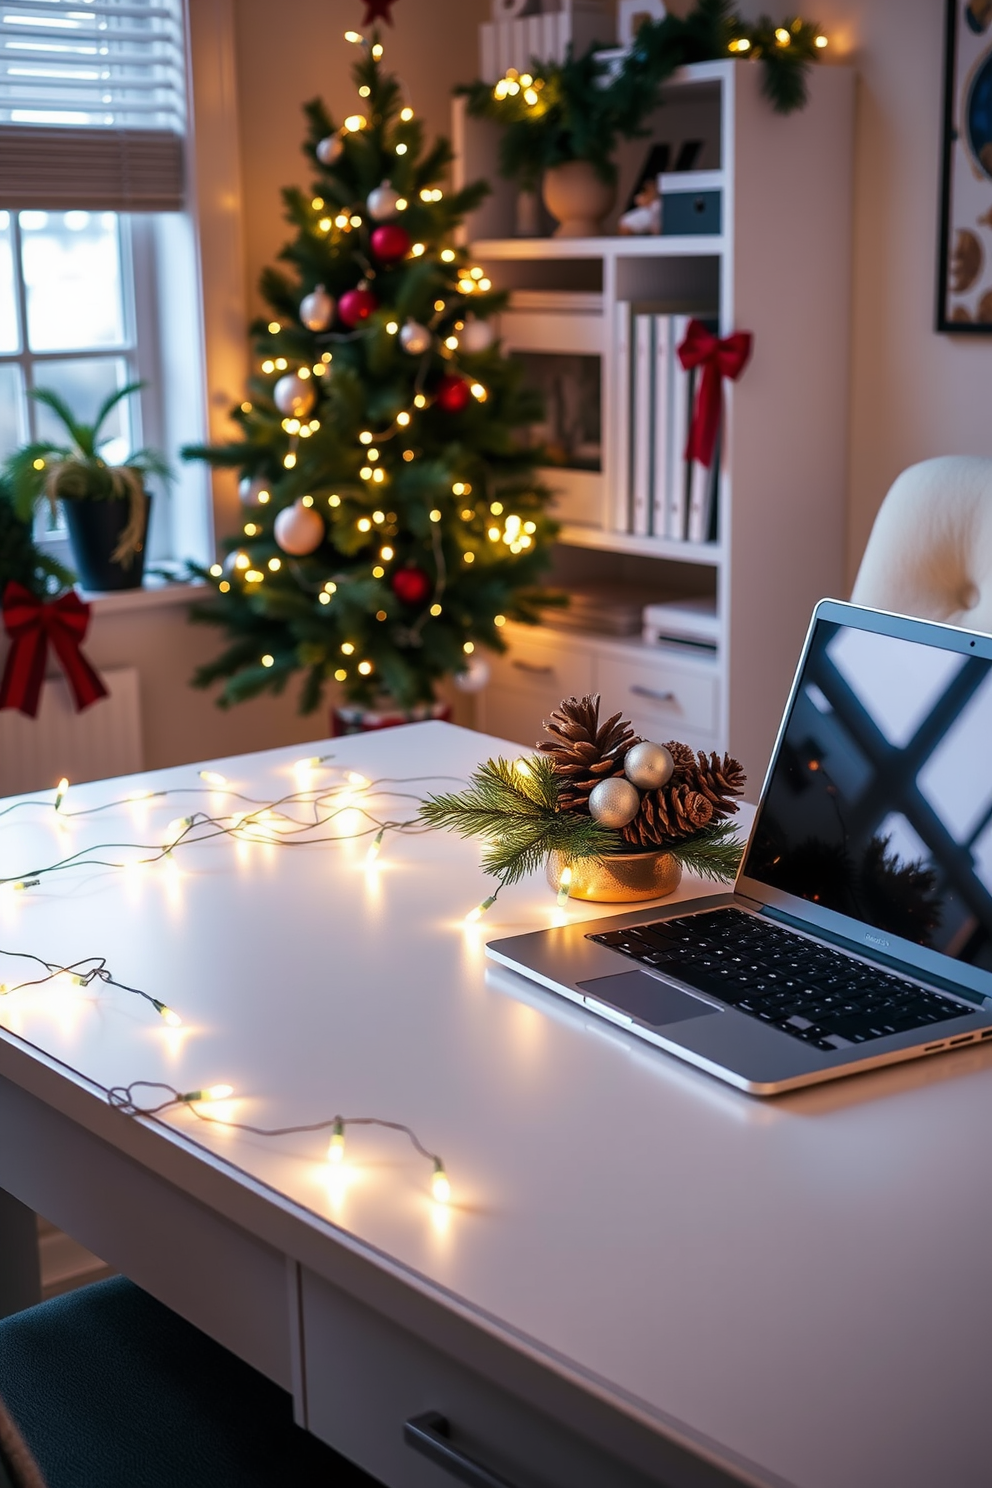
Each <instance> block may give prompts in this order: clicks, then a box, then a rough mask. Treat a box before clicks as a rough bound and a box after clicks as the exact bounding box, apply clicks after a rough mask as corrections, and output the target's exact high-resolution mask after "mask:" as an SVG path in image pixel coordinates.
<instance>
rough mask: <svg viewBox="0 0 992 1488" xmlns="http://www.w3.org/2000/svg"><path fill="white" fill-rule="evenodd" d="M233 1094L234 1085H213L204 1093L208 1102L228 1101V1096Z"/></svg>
mask: <svg viewBox="0 0 992 1488" xmlns="http://www.w3.org/2000/svg"><path fill="white" fill-rule="evenodd" d="M233 1094H234V1086H233V1085H211V1086H209V1087H208V1088H207V1089H206V1090H205V1091H204V1092H203V1095H204V1097H205V1098H206V1099H207V1100H227V1098H228V1096H229V1095H233Z"/></svg>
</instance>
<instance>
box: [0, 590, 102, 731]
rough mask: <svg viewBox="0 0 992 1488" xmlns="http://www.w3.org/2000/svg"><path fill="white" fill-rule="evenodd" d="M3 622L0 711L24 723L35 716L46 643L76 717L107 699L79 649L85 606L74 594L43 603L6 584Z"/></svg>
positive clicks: (86, 623)
mask: <svg viewBox="0 0 992 1488" xmlns="http://www.w3.org/2000/svg"><path fill="white" fill-rule="evenodd" d="M3 623H4V626H5V628H6V631H7V634H8V635H9V636H10V651H9V652H8V653H7V664H6V666H5V667H4V671H3V680H2V681H0V708H18V709H20V711H21V712H22V713H26V714H27V716H28V717H29V718H35V717H36V716H37V713H38V703H39V700H40V698H41V684H42V682H43V681H44V680H45V666H46V663H47V661H48V643H49V641H51V643H52V645H53V646H54V647H55V654H56V656H57V657H58V659H59V661H60V662H61V665H62V670H63V671H64V672H65V676H66V681H67V682H68V684H69V687H70V689H71V691H72V696H73V700H74V702H75V704H76V711H77V712H81V711H82V710H83V708H88V707H89V705H90V703H95V702H96V701H97V700H98V699H99V698H102V697H106V696H107V689H106V687H105V686H104V685H103V683H102V681H101V680H100V677H99V674H98V673H97V672H96V671H95V670H94V669H93V667H92V666H91V665H90V663H89V662H88V661H87V660H86V657H85V656H84V655H83V653H82V651H81V650H80V649H79V648H80V645H81V644H82V641H83V637H84V636H85V635H86V631H87V627H88V626H89V623H90V607H89V605H88V604H84V603H83V601H82V600H81V599H80V597H79V595H78V594H77V593H76V591H75V590H74V589H70V590H69V592H68V593H67V594H63V595H61V596H60V597H59V598H58V599H55V600H51V601H50V602H49V603H46V602H45V601H44V600H43V599H38V598H37V597H36V596H35V595H33V594H32V593H31V591H30V589H25V587H24V585H23V584H18V583H17V581H16V580H15V579H11V581H10V583H9V584H8V585H7V587H6V589H5V590H4V591H3Z"/></svg>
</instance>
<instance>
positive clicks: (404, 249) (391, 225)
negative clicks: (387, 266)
mask: <svg viewBox="0 0 992 1488" xmlns="http://www.w3.org/2000/svg"><path fill="white" fill-rule="evenodd" d="M370 242H371V244H372V252H373V253H374V254H375V256H376V258H377V259H378V260H379V262H380V263H395V262H396V261H397V259H400V258H404V257H405V256H406V254H407V253H408V252H409V250H410V234H409V233H408V232H407V230H406V228H405V227H400V225H399V223H398V222H384V223H383V224H382V226H381V227H377V228H374V229H373V232H372V237H371V239H370Z"/></svg>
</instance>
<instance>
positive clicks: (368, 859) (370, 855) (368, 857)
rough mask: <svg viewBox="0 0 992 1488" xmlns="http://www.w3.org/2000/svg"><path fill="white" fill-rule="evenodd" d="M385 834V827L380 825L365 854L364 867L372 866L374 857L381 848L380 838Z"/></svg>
mask: <svg viewBox="0 0 992 1488" xmlns="http://www.w3.org/2000/svg"><path fill="white" fill-rule="evenodd" d="M385 835H386V829H385V827H382V828H381V829H380V831H379V832H378V833H377V834H376V837H375V841H374V842H373V843H372V845H371V847H370V848H369V850H368V852H367V853H366V854H365V866H366V868H371V867H372V864H373V863H374V862H375V860H376V858H377V857H378V856H379V853H380V851H381V850H382V839H383V837H384V836H385Z"/></svg>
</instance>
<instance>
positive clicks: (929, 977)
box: [759, 904, 992, 1008]
mask: <svg viewBox="0 0 992 1488" xmlns="http://www.w3.org/2000/svg"><path fill="white" fill-rule="evenodd" d="M759 913H760V914H762V915H764V917H765V918H766V919H769V920H776V921H778V923H779V924H782V925H788V926H789V928H790V929H791V930H801V931H802V932H803V934H804V935H813V936H815V937H816V939H817V940H823V941H826V942H827V944H828V945H833V946H836V947H837V949H838V950H843V951H850V952H851V953H852V954H853V955H855V956H860V957H862V958H864V959H870V960H871V961H872V962H873V963H874V962H877V963H878V964H879V965H880V966H886V967H888V968H889V969H890V970H891V971H898V972H899V973H900V974H901V975H902V976H908V977H912V979H913V980H914V981H917V982H925V983H926V984H927V986H928V987H939V988H940V989H941V991H942V992H950V993H952V994H953V995H954V996H955V997H962V998H964V1000H965V1002H970V1003H972V1004H973V1005H974V1006H975V1007H979V1008H984V1007H988V1006H992V998H989V997H984V996H983V995H982V993H981V992H976V991H975V990H974V988H973V987H962V986H961V984H960V982H952V981H950V980H949V979H948V978H947V977H942V976H937V975H936V974H935V973H933V972H931V971H924V970H922V969H921V968H920V967H919V966H911V965H910V963H909V962H908V961H900V960H899V958H898V957H897V956H887V955H886V954H885V952H884V951H877V950H875V948H874V946H873V947H872V948H871V955H870V958H868V957H867V956H866V951H865V947H864V946H863V945H859V944H858V942H857V941H854V940H849V939H848V938H847V936H844V935H838V934H836V932H835V931H832V930H827V929H825V928H824V927H823V926H822V925H811V924H810V923H809V921H808V920H801V919H800V918H799V916H798V915H790V914H787V913H786V911H785V910H784V909H775V908H773V907H772V906H771V905H770V904H765V905H762V907H761V910H760V911H759Z"/></svg>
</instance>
